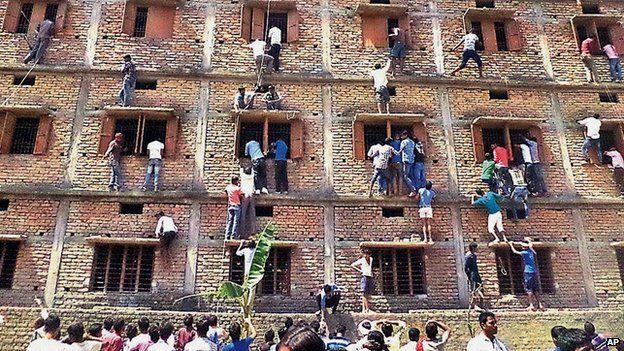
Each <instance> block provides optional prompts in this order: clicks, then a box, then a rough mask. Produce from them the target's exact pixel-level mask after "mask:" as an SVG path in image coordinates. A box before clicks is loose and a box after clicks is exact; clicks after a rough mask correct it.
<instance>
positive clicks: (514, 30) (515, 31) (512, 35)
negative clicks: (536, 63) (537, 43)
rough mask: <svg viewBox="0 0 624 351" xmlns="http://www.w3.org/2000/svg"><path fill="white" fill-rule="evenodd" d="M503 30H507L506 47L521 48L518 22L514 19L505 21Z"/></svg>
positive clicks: (515, 49) (511, 48)
mask: <svg viewBox="0 0 624 351" xmlns="http://www.w3.org/2000/svg"><path fill="white" fill-rule="evenodd" d="M505 32H507V47H508V48H509V51H520V50H522V35H521V34H520V24H519V23H518V22H517V21H516V20H507V21H505Z"/></svg>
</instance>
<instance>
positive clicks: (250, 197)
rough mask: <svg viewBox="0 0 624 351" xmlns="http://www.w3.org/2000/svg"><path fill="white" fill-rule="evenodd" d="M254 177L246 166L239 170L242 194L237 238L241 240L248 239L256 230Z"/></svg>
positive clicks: (250, 169) (249, 167)
mask: <svg viewBox="0 0 624 351" xmlns="http://www.w3.org/2000/svg"><path fill="white" fill-rule="evenodd" d="M253 178H254V176H253V171H252V168H251V166H246V167H245V168H241V170H240V189H241V192H242V193H243V195H242V197H241V212H240V224H239V226H238V232H239V236H240V237H241V238H242V239H249V237H250V236H252V235H254V234H255V230H256V201H255V198H254V179H253Z"/></svg>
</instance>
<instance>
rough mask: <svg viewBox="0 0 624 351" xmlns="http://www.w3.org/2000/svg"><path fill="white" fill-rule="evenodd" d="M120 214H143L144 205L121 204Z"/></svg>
mask: <svg viewBox="0 0 624 351" xmlns="http://www.w3.org/2000/svg"><path fill="white" fill-rule="evenodd" d="M119 213H120V214H143V204H124V203H120V204H119Z"/></svg>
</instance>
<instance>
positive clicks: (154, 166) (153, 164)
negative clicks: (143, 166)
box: [143, 158, 162, 189]
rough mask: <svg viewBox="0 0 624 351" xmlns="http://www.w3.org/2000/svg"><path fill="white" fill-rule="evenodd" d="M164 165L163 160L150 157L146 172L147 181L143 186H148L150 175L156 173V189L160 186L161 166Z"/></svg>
mask: <svg viewBox="0 0 624 351" xmlns="http://www.w3.org/2000/svg"><path fill="white" fill-rule="evenodd" d="M161 167H162V160H161V159H159V158H150V160H149V162H148V163H147V171H146V172H145V183H143V186H144V187H146V188H147V186H148V184H149V181H150V177H151V175H152V173H154V189H157V188H158V178H159V177H160V168H161Z"/></svg>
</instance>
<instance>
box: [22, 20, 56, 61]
mask: <svg viewBox="0 0 624 351" xmlns="http://www.w3.org/2000/svg"><path fill="white" fill-rule="evenodd" d="M53 35H54V22H52V21H50V20H49V19H45V20H43V22H41V23H39V24H38V25H37V29H36V31H35V43H34V44H33V45H32V47H31V48H30V52H29V53H28V55H27V56H26V58H24V63H28V62H30V61H32V60H33V59H34V60H35V63H39V60H41V58H42V57H43V55H45V53H46V51H47V49H48V45H49V44H50V38H52V36H53Z"/></svg>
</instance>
